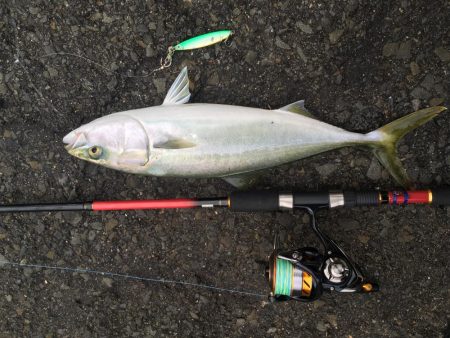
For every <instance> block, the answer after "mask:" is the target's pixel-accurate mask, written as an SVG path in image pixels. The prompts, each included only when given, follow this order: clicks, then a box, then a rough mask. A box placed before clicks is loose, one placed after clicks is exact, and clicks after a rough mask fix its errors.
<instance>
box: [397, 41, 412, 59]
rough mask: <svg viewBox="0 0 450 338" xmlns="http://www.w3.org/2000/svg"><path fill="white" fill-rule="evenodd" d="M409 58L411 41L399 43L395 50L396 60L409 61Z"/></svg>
mask: <svg viewBox="0 0 450 338" xmlns="http://www.w3.org/2000/svg"><path fill="white" fill-rule="evenodd" d="M410 57H411V40H408V41H406V42H401V43H400V45H399V47H398V50H397V58H399V59H409V58H410Z"/></svg>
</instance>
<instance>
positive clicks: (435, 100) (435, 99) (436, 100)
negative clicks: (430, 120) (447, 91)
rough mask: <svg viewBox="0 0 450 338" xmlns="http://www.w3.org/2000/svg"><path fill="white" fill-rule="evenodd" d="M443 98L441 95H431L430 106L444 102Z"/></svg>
mask: <svg viewBox="0 0 450 338" xmlns="http://www.w3.org/2000/svg"><path fill="white" fill-rule="evenodd" d="M444 101H445V99H444V98H443V97H433V98H432V99H431V100H430V106H432V107H434V106H439V105H440V104H442V103H444Z"/></svg>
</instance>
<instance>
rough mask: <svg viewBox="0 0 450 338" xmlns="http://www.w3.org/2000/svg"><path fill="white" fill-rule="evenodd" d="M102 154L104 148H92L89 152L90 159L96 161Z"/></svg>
mask: <svg viewBox="0 0 450 338" xmlns="http://www.w3.org/2000/svg"><path fill="white" fill-rule="evenodd" d="M102 152H103V150H102V147H99V146H93V147H90V148H89V150H88V153H89V157H90V158H92V159H94V160H97V159H98V158H100V156H102Z"/></svg>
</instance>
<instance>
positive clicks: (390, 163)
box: [367, 106, 447, 188]
mask: <svg viewBox="0 0 450 338" xmlns="http://www.w3.org/2000/svg"><path fill="white" fill-rule="evenodd" d="M444 110H447V108H446V107H442V106H436V107H430V108H425V109H421V110H418V111H416V112H414V113H411V114H409V115H406V116H403V117H401V118H399V119H397V120H395V121H393V122H391V123H388V124H386V125H385V126H383V127H381V128H379V129H377V130H375V131H372V132H370V133H368V134H367V136H368V137H369V138H371V139H373V140H375V141H374V142H371V143H370V146H371V147H372V148H373V153H374V154H375V156H376V157H377V158H378V160H379V161H380V162H381V164H382V165H383V166H384V167H385V168H386V169H387V170H388V171H389V173H390V174H391V175H392V177H394V179H395V180H396V181H397V182H398V183H399V184H401V185H402V186H403V187H404V188H412V187H413V185H412V183H411V180H410V179H409V177H408V174H407V173H406V170H405V169H404V168H403V165H402V163H401V162H400V159H399V158H398V156H397V143H398V142H399V141H400V140H401V139H402V138H403V136H405V135H406V134H407V133H409V132H411V131H413V130H414V129H416V128H417V127H419V126H421V125H423V124H425V123H426V122H428V121H430V120H431V119H433V118H434V117H436V116H437V115H439V113H441V112H443V111H444Z"/></svg>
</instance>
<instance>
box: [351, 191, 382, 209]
mask: <svg viewBox="0 0 450 338" xmlns="http://www.w3.org/2000/svg"><path fill="white" fill-rule="evenodd" d="M344 201H345V206H346V207H356V206H370V205H374V206H376V205H378V204H379V203H380V201H379V193H378V192H377V191H344Z"/></svg>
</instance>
